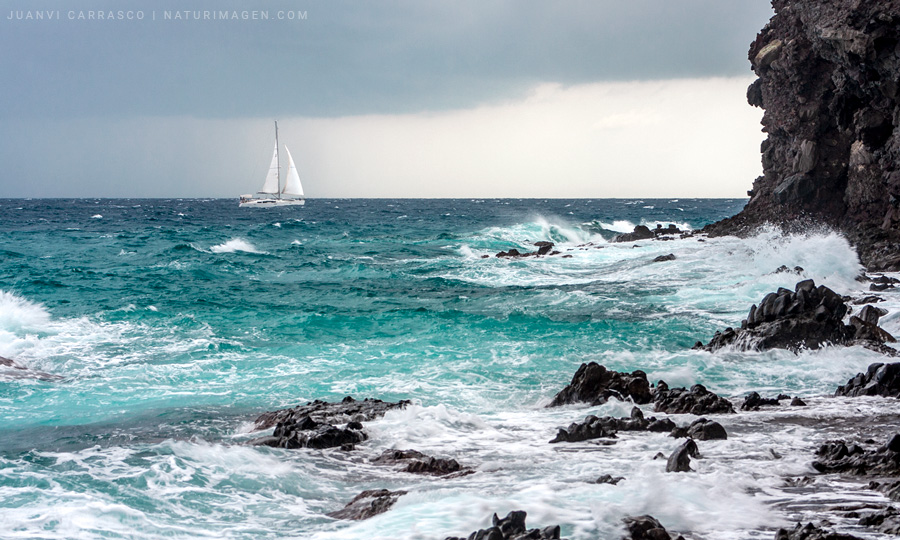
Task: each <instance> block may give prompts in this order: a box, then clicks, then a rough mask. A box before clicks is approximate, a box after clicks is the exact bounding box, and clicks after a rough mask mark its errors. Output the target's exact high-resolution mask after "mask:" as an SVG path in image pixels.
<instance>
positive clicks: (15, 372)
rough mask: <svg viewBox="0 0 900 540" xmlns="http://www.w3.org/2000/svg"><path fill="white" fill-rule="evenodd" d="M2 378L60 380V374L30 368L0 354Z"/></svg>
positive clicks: (0, 376)
mask: <svg viewBox="0 0 900 540" xmlns="http://www.w3.org/2000/svg"><path fill="white" fill-rule="evenodd" d="M0 378H9V379H37V380H39V381H58V380H60V379H62V377H61V376H59V375H54V374H53V373H47V372H44V371H36V370H33V369H29V368H27V367H25V366H23V365H21V364H19V363H18V362H16V361H14V360H10V359H9V358H4V357H2V356H0Z"/></svg>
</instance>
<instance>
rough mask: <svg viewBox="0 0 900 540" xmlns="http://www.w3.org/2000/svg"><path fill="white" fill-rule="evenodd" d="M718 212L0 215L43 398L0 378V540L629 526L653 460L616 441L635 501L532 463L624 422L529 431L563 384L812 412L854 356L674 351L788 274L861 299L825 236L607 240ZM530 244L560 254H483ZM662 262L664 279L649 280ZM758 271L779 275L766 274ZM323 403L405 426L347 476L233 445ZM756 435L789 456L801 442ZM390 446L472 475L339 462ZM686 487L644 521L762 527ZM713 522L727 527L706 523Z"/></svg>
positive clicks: (653, 479)
mask: <svg viewBox="0 0 900 540" xmlns="http://www.w3.org/2000/svg"><path fill="white" fill-rule="evenodd" d="M744 203H745V201H744V200H742V199H734V200H704V199H681V200H670V199H666V200H650V199H645V200H322V199H314V200H310V201H308V203H307V205H306V206H305V207H302V208H283V209H262V210H261V209H239V208H237V205H236V203H235V201H232V200H0V233H2V236H0V356H3V357H7V358H12V359H14V360H16V361H17V362H18V363H20V364H22V365H24V366H27V367H29V368H31V369H34V370H40V371H43V372H48V373H51V374H55V375H59V376H60V377H61V379H59V380H50V381H47V380H37V379H31V378H13V377H11V376H9V371H7V372H0V537H3V538H7V537H9V538H76V537H77V538H172V537H175V538H181V537H184V538H194V537H212V538H284V537H296V538H376V537H384V538H443V537H444V536H448V535H452V534H465V535H467V534H468V532H470V531H471V530H474V529H476V528H479V527H483V526H485V522H484V521H485V519H486V516H489V515H490V514H491V513H492V512H494V511H497V512H500V513H503V512H508V511H509V510H512V509H516V508H519V507H524V508H526V509H528V510H529V523H530V524H532V523H533V524H534V525H535V526H538V525H545V524H551V523H561V524H562V525H563V531H564V533H565V534H567V535H569V536H570V537H572V538H594V537H596V535H597V534H606V533H609V534H613V533H610V532H609V531H615V530H616V527H617V526H618V525H617V523H618V517H619V516H620V514H621V513H622V512H634V511H639V510H641V509H643V511H651V510H654V508H655V507H654V504H653V500H654V497H649V496H648V493H650V491H648V489H650V486H660V485H664V484H665V483H666V482H668V481H669V479H667V478H665V475H659V474H658V471H656V469H654V468H653V467H655V466H658V463H653V462H652V461H650V462H649V463H651V464H650V465H648V464H646V463H643V462H642V461H641V459H639V457H640V456H642V455H643V453H645V452H652V451H653V450H654V449H655V448H657V447H664V446H665V445H670V446H671V444H673V443H674V441H671V440H669V441H666V440H664V439H658V438H655V436H648V437H645V438H643V439H639V440H638V439H635V440H634V441H623V442H622V443H620V444H619V445H617V450H616V457H615V458H614V460H619V461H616V463H618V465H617V467H619V468H624V469H627V470H630V471H631V477H633V478H634V479H635V480H634V481H633V482H631V484H629V485H628V486H626V487H625V488H621V486H620V489H618V490H617V491H616V490H611V489H610V487H609V486H594V485H590V486H588V485H587V484H583V483H581V484H579V483H578V481H577V480H576V478H577V477H579V474H584V475H587V476H590V475H591V474H593V472H592V471H594V470H595V469H596V468H597V467H598V466H600V467H602V464H603V463H610V461H609V460H610V459H613V458H610V456H606V458H604V459H601V456H598V455H597V452H596V451H593V452H584V453H583V454H588V455H581V454H578V453H577V452H573V453H571V455H568V454H567V455H566V456H565V459H560V455H561V454H560V452H559V451H558V450H555V449H554V448H555V447H554V448H550V447H548V445H547V444H546V441H547V440H548V439H549V438H551V437H552V434H553V433H554V432H555V428H556V427H559V426H564V425H566V424H568V423H569V422H571V421H574V420H577V419H580V418H581V417H582V416H583V415H584V414H587V412H603V414H619V413H621V414H623V415H627V414H628V410H630V405H628V404H620V403H617V402H616V403H612V404H610V405H607V406H604V407H605V408H600V409H597V410H592V411H586V410H585V409H583V408H577V407H570V408H563V409H556V410H552V411H545V410H543V409H542V406H543V405H544V404H546V403H547V402H548V401H549V399H550V398H552V396H553V395H554V394H555V393H556V392H557V391H558V390H559V389H561V388H562V386H564V385H565V384H566V383H567V382H568V381H569V379H570V378H571V376H572V374H573V373H574V371H575V369H577V367H578V366H579V365H580V364H581V363H582V362H586V361H591V360H593V361H597V362H600V363H602V364H604V365H606V366H607V367H609V368H612V369H617V370H633V369H643V370H645V371H646V372H647V373H648V375H649V376H650V377H651V379H653V380H656V379H658V378H664V379H665V380H667V381H668V382H669V383H670V385H689V384H693V383H694V382H702V383H703V384H706V385H707V386H709V387H710V388H712V389H714V390H716V391H719V392H721V393H724V394H725V395H728V396H738V395H740V394H741V393H743V392H746V391H748V390H762V391H765V390H772V391H773V392H780V391H785V392H788V393H793V394H795V395H803V396H806V397H809V398H812V399H816V398H817V396H824V395H826V394H829V393H830V392H832V391H833V389H834V386H835V385H836V384H838V383H842V382H845V381H846V379H847V378H849V377H850V376H852V375H853V374H854V373H856V372H857V371H859V370H860V369H864V368H865V366H866V365H867V364H868V363H869V362H870V361H874V360H873V359H875V360H877V357H876V356H877V355H874V353H871V352H869V351H864V350H856V349H852V350H851V352H850V353H846V352H843V353H842V352H839V351H837V350H826V351H822V352H818V353H804V354H801V355H800V356H795V355H793V354H790V353H785V352H783V351H781V352H772V353H765V354H761V353H737V352H734V351H731V352H729V351H722V352H720V353H716V354H714V355H711V354H709V353H704V352H698V351H692V350H690V347H691V345H693V343H694V342H695V341H697V340H704V341H705V340H708V339H709V337H710V336H711V335H712V333H713V332H714V331H715V330H717V329H721V328H722V327H724V326H729V325H735V324H739V323H740V319H741V318H742V317H743V316H744V315H745V314H746V311H747V309H748V308H749V306H750V305H751V304H752V303H754V302H758V301H759V299H760V298H761V297H762V296H763V295H764V294H765V293H766V292H769V291H771V290H774V288H777V287H778V286H787V287H792V286H793V284H794V283H795V282H796V281H798V280H799V279H803V278H805V277H811V278H814V279H816V281H817V282H818V283H825V284H827V285H829V286H831V287H832V288H835V289H836V290H839V292H842V293H845V294H850V293H853V292H854V291H857V290H861V287H862V286H861V285H860V284H858V283H857V282H855V281H854V277H855V276H856V275H857V274H858V272H859V271H860V266H859V264H858V261H857V260H856V259H855V254H854V253H853V251H852V249H851V248H850V247H849V245H847V243H846V241H844V240H843V239H842V238H841V237H839V236H838V235H835V234H833V233H828V232H822V233H819V234H813V235H808V236H802V237H799V236H798V237H785V236H782V235H780V234H779V233H777V232H774V231H768V230H764V231H760V233H759V234H758V235H757V236H755V237H753V238H750V239H746V240H738V239H734V238H724V239H703V241H700V240H701V239H699V238H697V237H694V238H686V239H676V240H672V241H668V242H638V243H627V244H610V243H608V240H609V239H610V238H611V237H612V236H613V235H614V234H616V233H617V232H624V231H630V230H631V229H632V228H633V227H634V225H635V224H639V223H644V224H648V225H650V226H655V224H657V223H661V224H663V225H667V224H668V223H675V224H677V225H678V226H679V227H681V228H682V229H685V230H687V229H699V228H700V227H702V226H703V225H705V224H707V223H710V222H712V221H716V220H718V219H721V218H723V217H726V216H729V215H732V214H734V213H735V212H737V211H738V210H739V209H740V208H741V207H742V206H743V204H744ZM539 240H547V241H552V242H554V243H555V244H556V249H558V250H560V251H561V252H562V253H561V255H560V256H555V257H544V258H529V259H521V260H507V259H497V258H495V257H493V254H495V253H496V252H498V251H501V250H507V249H509V248H513V247H515V248H517V249H519V250H520V251H533V250H534V249H535V248H534V247H533V245H532V244H533V242H535V241H539ZM668 253H673V254H675V255H676V260H675V261H670V262H665V263H652V262H651V261H652V260H653V258H654V257H656V256H658V255H661V254H668ZM483 255H489V256H490V257H488V258H482V256H483ZM562 255H571V257H566V258H564V257H562ZM782 264H785V265H787V266H789V267H793V266H797V265H799V266H802V267H803V268H804V273H803V275H802V276H797V275H794V274H775V273H773V271H774V269H776V268H777V267H778V266H780V265H782ZM885 324H886V327H887V328H888V329H890V327H891V325H893V324H897V323H896V321H895V319H894V318H893V315H890V316H889V317H888V318H887V320H886V323H885ZM346 395H353V396H354V397H357V398H364V397H376V398H380V399H384V400H391V401H395V400H399V399H412V400H413V401H414V403H415V405H414V406H413V407H411V408H410V409H408V410H406V411H402V412H397V413H391V414H389V415H388V416H387V417H385V419H383V420H380V421H377V422H373V423H371V424H370V425H368V426H367V428H368V429H369V432H370V435H371V439H370V440H369V441H368V442H367V443H365V444H364V445H361V447H360V450H358V451H357V452H353V453H350V454H346V453H341V452H337V451H308V450H299V451H286V450H275V449H269V448H256V447H249V446H245V445H243V444H241V443H242V442H243V441H246V440H247V439H248V438H250V437H252V436H253V435H252V434H250V433H249V429H250V422H252V420H253V419H254V418H255V417H256V415H258V414H259V413H260V412H263V411H266V410H273V409H277V408H282V407H287V406H293V405H296V404H299V403H305V402H306V401H310V400H313V399H324V400H340V399H341V398H343V397H344V396H346ZM648 411H649V409H648ZM735 422H740V420H735ZM768 436H770V437H774V438H775V439H773V440H772V441H771V444H785V445H789V446H790V445H800V446H802V445H803V444H807V443H808V441H809V440H812V439H815V437H816V436H817V435H816V434H815V433H805V434H797V433H793V432H791V433H787V432H777V433H772V434H769V435H768ZM779 437H781V439H779ZM776 439H777V440H776ZM758 443H759V441H756V440H754V442H753V443H752V444H754V445H757V444H758ZM732 444H734V443H732ZM392 447H393V448H406V447H414V448H417V449H419V450H422V451H427V452H428V453H431V454H433V455H440V456H445V457H454V458H456V459H458V460H459V461H460V462H463V463H464V464H467V465H470V466H473V467H475V468H476V469H477V470H478V473H477V474H475V475H471V476H469V477H465V478H461V479H455V480H435V479H422V478H417V477H413V476H411V475H405V474H401V473H394V472H392V471H386V470H383V469H379V468H376V467H373V466H370V465H368V464H367V461H366V460H367V459H368V457H371V456H373V455H377V454H378V453H380V450H383V449H385V448H392ZM729 448H730V447H723V448H722V449H721V451H722V452H724V453H725V454H727V453H728V452H729V451H731V450H729ZM735 451H736V450H735ZM650 455H652V453H651V454H650ZM798 455H799V454H798ZM574 456H577V457H574ZM790 466H791V467H802V466H803V465H802V459H801V458H800V457H797V458H796V460H795V461H792V462H791V465H790ZM710 467H713V469H710V470H709V471H707V473H708V474H707V475H706V476H704V475H698V479H697V480H696V482H697V483H696V485H690V482H687V483H685V482H681V483H680V484H678V485H677V486H674V487H673V488H672V489H673V490H674V491H673V495H672V497H671V499H673V500H681V498H684V497H687V496H688V495H687V494H686V493H692V494H694V495H693V496H696V497H698V498H699V501H700V502H698V503H697V505H698V506H697V510H696V512H695V513H691V512H690V511H686V510H684V509H683V508H682V509H681V510H677V509H676V508H677V505H674V504H673V503H672V500H666V501H657V504H656V506H657V507H658V508H656V509H655V513H654V512H651V513H654V515H656V514H661V515H663V516H665V515H670V521H672V522H674V523H673V525H674V526H676V527H678V526H681V527H683V528H684V530H694V529H698V528H699V529H701V530H702V529H703V528H704V527H706V528H707V530H709V531H713V532H715V533H716V534H719V536H720V537H723V538H724V537H731V536H729V535H732V536H733V537H745V536H746V535H750V534H751V533H749V532H747V531H752V530H757V529H759V528H760V527H766V526H769V524H770V523H772V522H777V520H778V519H779V518H778V516H777V515H776V516H775V517H774V518H773V512H775V511H774V510H772V509H771V506H770V505H768V504H767V502H766V500H764V499H765V498H764V497H763V498H760V497H759V496H752V497H751V496H750V495H748V494H746V493H745V492H744V491H741V490H735V491H736V494H732V495H731V496H729V497H724V498H723V496H721V495H714V494H710V493H709V487H708V486H706V484H704V482H713V481H716V482H722V481H723V480H722V479H723V475H725V477H727V480H728V482H731V484H729V485H732V484H734V483H737V484H741V482H749V481H750V480H748V479H747V478H745V477H743V476H740V477H737V478H733V477H731V476H728V475H729V474H732V475H733V474H738V473H736V472H734V471H730V472H729V471H728V470H726V469H722V470H719V469H715V466H714V465H710ZM594 476H597V475H596V474H594ZM754 481H755V482H759V480H758V479H755V480H754ZM754 485H756V484H754ZM371 487H388V488H391V489H395V488H404V489H407V490H409V491H410V494H409V495H407V496H405V497H403V498H402V499H401V502H400V503H398V505H397V507H395V509H392V510H391V511H390V512H388V513H386V514H384V515H382V516H378V517H377V518H374V519H372V520H369V521H367V522H363V523H350V524H348V523H343V522H337V521H335V520H332V519H330V518H328V517H326V516H325V515H324V514H325V513H327V512H329V511H333V510H335V509H337V508H340V507H341V506H342V505H343V504H344V503H345V502H346V501H348V500H349V499H350V498H352V497H353V495H355V494H356V493H358V492H359V491H362V490H363V489H369V488H371ZM656 490H658V487H654V488H652V490H651V491H653V492H654V493H656ZM680 490H687V491H686V492H684V493H682V492H681V491H680ZM663 491H664V490H663ZM655 497H657V498H658V493H657V494H656V495H655ZM735 497H737V498H735ZM745 499H746V500H745ZM726 503H728V504H738V503H740V504H744V505H746V506H747V507H748V508H749V510H748V513H747V516H749V517H746V518H741V519H743V521H742V520H737V521H734V520H731V521H728V520H725V521H724V522H723V521H722V519H723V518H715V519H713V518H710V517H709V516H710V515H712V514H711V513H714V512H715V511H716V509H717V508H718V505H724V504H726ZM703 516H706V517H705V519H704V518H703ZM657 517H659V516H657ZM773 520H774V521H773ZM742 535H743V536H742ZM751 536H752V535H751Z"/></svg>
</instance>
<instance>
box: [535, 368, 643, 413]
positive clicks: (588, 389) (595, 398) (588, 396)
mask: <svg viewBox="0 0 900 540" xmlns="http://www.w3.org/2000/svg"><path fill="white" fill-rule="evenodd" d="M611 397H615V398H617V399H621V400H625V399H628V398H630V399H632V400H633V401H634V402H635V403H637V404H639V405H640V404H644V403H649V402H650V383H649V382H648V381H647V375H646V374H645V373H644V372H643V371H640V370H638V371H633V372H632V373H630V374H628V373H619V372H618V371H612V370H608V369H606V368H605V367H603V366H601V365H600V364H598V363H596V362H590V363H588V364H581V367H579V368H578V371H576V372H575V376H574V377H572V382H571V383H569V385H568V386H566V387H565V388H563V389H562V390H561V391H560V392H559V393H558V394H556V397H554V398H553V401H552V402H550V405H548V407H558V406H560V405H566V404H569V403H578V402H587V403H590V404H591V405H602V404H603V403H606V401H607V400H608V399H609V398H611Z"/></svg>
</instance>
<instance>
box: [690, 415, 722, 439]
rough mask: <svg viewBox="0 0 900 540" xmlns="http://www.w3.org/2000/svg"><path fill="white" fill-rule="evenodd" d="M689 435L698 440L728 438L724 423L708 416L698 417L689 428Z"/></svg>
mask: <svg viewBox="0 0 900 540" xmlns="http://www.w3.org/2000/svg"><path fill="white" fill-rule="evenodd" d="M687 436H688V437H690V438H692V439H696V440H698V441H711V440H716V439H727V438H728V433H727V432H726V431H725V428H724V427H722V424H720V423H718V422H715V421H713V420H707V419H706V418H698V419H697V420H694V421H693V422H691V425H690V426H688V428H687Z"/></svg>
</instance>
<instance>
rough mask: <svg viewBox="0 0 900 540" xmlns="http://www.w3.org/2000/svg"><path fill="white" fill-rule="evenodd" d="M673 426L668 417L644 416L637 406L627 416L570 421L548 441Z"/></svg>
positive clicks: (657, 429) (670, 427)
mask: <svg viewBox="0 0 900 540" xmlns="http://www.w3.org/2000/svg"><path fill="white" fill-rule="evenodd" d="M674 428H675V423H674V422H672V421H671V420H669V419H668V418H665V419H662V420H657V419H656V418H655V417H652V416H651V417H650V418H644V413H643V412H642V411H641V410H640V409H639V408H637V407H632V409H631V416H630V417H629V418H613V417H612V416H604V417H602V418H598V417H597V416H594V415H588V416H586V417H585V419H584V421H583V422H580V423H572V424H569V427H568V428H566V429H560V430H559V432H558V433H557V434H556V437H555V438H554V439H553V440H552V441H550V442H551V443H558V442H579V441H585V440H588V439H599V438H602V437H610V438H614V437H615V436H616V432H618V431H671V430H672V429H674Z"/></svg>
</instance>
